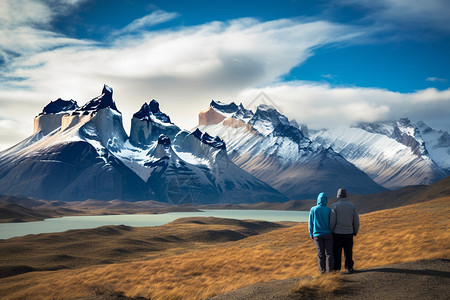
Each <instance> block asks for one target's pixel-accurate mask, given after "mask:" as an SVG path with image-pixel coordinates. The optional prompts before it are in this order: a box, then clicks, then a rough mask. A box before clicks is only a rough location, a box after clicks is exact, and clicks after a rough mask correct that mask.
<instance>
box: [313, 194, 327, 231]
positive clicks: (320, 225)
mask: <svg viewBox="0 0 450 300" xmlns="http://www.w3.org/2000/svg"><path fill="white" fill-rule="evenodd" d="M327 203H328V197H327V195H326V194H325V193H320V194H319V196H317V205H316V206H313V207H312V208H311V211H310V212H309V222H308V223H309V236H310V237H314V236H319V235H322V234H329V233H331V229H330V213H331V209H330V208H329V207H327Z"/></svg>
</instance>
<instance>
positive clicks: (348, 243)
mask: <svg viewBox="0 0 450 300" xmlns="http://www.w3.org/2000/svg"><path fill="white" fill-rule="evenodd" d="M337 198H338V201H337V202H336V203H334V204H333V205H332V206H331V214H330V227H331V229H332V231H333V255H334V270H336V271H339V270H341V260H342V248H343V249H344V256H345V268H346V269H347V270H348V272H349V273H353V272H354V271H355V270H354V269H353V236H355V235H357V234H358V230H359V215H358V213H357V212H356V208H355V205H353V203H351V202H348V201H347V199H346V198H347V191H346V190H345V189H339V190H338V192H337Z"/></svg>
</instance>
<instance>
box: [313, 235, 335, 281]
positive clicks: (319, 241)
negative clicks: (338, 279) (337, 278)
mask: <svg viewBox="0 0 450 300" xmlns="http://www.w3.org/2000/svg"><path fill="white" fill-rule="evenodd" d="M314 243H315V244H316V249H317V259H318V261H319V272H321V273H324V272H325V271H328V272H330V271H333V267H334V260H333V235H332V234H331V233H330V234H322V235H319V236H315V237H314Z"/></svg>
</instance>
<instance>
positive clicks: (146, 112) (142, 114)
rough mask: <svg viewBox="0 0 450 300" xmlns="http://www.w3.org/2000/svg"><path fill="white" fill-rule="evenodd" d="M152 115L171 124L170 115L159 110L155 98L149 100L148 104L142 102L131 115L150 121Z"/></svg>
mask: <svg viewBox="0 0 450 300" xmlns="http://www.w3.org/2000/svg"><path fill="white" fill-rule="evenodd" d="M152 116H154V117H155V118H156V119H157V120H159V121H161V122H163V123H170V124H172V122H171V121H170V117H169V116H168V115H166V114H165V113H163V112H161V111H160V110H159V103H158V101H156V100H155V99H153V100H152V101H150V103H149V104H147V102H144V104H143V105H142V107H141V109H140V110H139V111H138V112H136V113H135V114H134V115H133V118H137V119H140V120H146V121H150V120H152ZM153 121H155V120H153Z"/></svg>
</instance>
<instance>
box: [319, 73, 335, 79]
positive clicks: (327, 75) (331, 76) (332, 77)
mask: <svg viewBox="0 0 450 300" xmlns="http://www.w3.org/2000/svg"><path fill="white" fill-rule="evenodd" d="M322 77H323V78H327V79H334V78H336V75H333V74H322Z"/></svg>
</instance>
